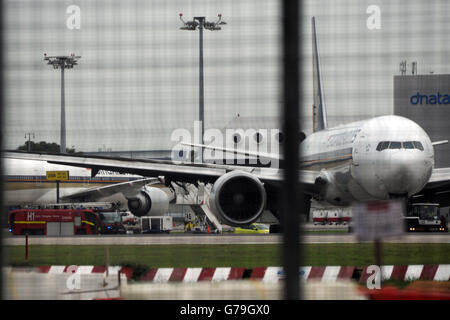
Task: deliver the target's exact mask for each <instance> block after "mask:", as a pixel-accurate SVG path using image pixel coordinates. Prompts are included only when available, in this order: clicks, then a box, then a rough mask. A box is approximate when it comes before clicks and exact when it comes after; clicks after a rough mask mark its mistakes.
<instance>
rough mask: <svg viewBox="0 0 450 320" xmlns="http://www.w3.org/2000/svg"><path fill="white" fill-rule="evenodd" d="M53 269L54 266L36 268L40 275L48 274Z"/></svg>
mask: <svg viewBox="0 0 450 320" xmlns="http://www.w3.org/2000/svg"><path fill="white" fill-rule="evenodd" d="M51 267H52V266H39V267H36V271H37V272H39V273H48V272H49V271H50V268H51Z"/></svg>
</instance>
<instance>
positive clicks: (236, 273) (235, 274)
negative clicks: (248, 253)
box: [228, 268, 245, 280]
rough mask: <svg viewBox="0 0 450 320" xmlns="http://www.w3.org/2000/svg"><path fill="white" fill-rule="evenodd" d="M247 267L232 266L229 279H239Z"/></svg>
mask: <svg viewBox="0 0 450 320" xmlns="http://www.w3.org/2000/svg"><path fill="white" fill-rule="evenodd" d="M244 271H245V268H231V269H230V274H229V275H228V280H239V279H242V276H243V275H244Z"/></svg>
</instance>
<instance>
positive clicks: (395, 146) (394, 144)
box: [389, 141, 402, 149]
mask: <svg viewBox="0 0 450 320" xmlns="http://www.w3.org/2000/svg"><path fill="white" fill-rule="evenodd" d="M401 148H402V143H401V142H398V141H391V143H390V144H389V149H401Z"/></svg>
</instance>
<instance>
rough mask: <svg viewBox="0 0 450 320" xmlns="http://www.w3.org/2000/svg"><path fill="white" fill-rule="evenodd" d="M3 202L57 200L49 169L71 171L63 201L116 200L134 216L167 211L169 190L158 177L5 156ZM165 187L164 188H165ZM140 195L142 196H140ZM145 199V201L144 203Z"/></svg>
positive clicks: (62, 187) (64, 185) (64, 183)
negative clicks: (94, 174) (95, 170)
mask: <svg viewBox="0 0 450 320" xmlns="http://www.w3.org/2000/svg"><path fill="white" fill-rule="evenodd" d="M2 160H3V179H4V183H5V184H4V185H5V196H4V204H5V205H6V206H9V207H17V206H22V205H34V204H39V205H45V204H54V203H56V202H57V195H56V188H55V186H56V182H55V181H52V180H47V179H46V172H48V171H68V173H69V179H68V180H62V181H60V182H59V185H60V198H59V200H60V202H61V203H67V202H93V201H96V202H97V201H101V202H114V203H117V202H119V203H121V204H122V207H123V205H125V204H126V205H127V207H128V209H129V210H130V211H131V212H132V213H133V214H134V215H135V216H143V215H162V214H164V213H166V212H167V211H168V208H169V201H170V198H171V196H172V195H171V194H170V192H165V191H163V189H162V188H160V187H161V183H160V180H159V179H158V178H144V177H142V176H138V175H131V174H119V173H117V172H110V171H102V172H100V173H99V174H97V175H96V176H95V177H91V170H90V169H85V168H77V167H73V166H64V165H56V164H50V163H47V162H46V161H39V160H29V159H20V158H16V157H14V156H12V157H3V159H2ZM164 189H165V188H164ZM138 199H139V200H138ZM149 199H152V201H150V200H149ZM141 203H142V205H141Z"/></svg>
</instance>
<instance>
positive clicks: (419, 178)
mask: <svg viewBox="0 0 450 320" xmlns="http://www.w3.org/2000/svg"><path fill="white" fill-rule="evenodd" d="M391 142H392V144H391ZM300 148H301V164H300V165H301V168H302V169H305V170H308V169H314V170H320V171H321V175H320V180H321V181H318V182H319V183H324V185H325V188H324V192H323V194H321V196H320V197H319V200H325V201H327V202H330V203H332V204H335V205H347V204H349V203H350V202H351V201H355V200H356V201H367V200H376V199H378V200H383V199H389V198H391V197H397V196H398V197H410V196H412V195H413V194H415V193H417V192H419V191H420V190H421V189H422V188H423V187H424V186H425V184H426V183H427V182H428V180H429V178H430V176H431V172H432V170H433V167H434V150H433V146H432V144H431V140H430V138H429V137H428V135H427V134H426V132H425V131H424V130H423V129H422V128H421V127H420V126H419V125H418V124H416V123H415V122H414V121H411V120H409V119H406V118H403V117H399V116H382V117H376V118H372V119H370V120H366V121H359V122H354V123H350V124H348V125H343V126H339V127H335V128H331V129H326V130H322V131H318V132H315V133H313V134H311V135H310V136H308V137H307V138H306V139H305V140H304V141H303V142H302V143H301V145H300Z"/></svg>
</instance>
